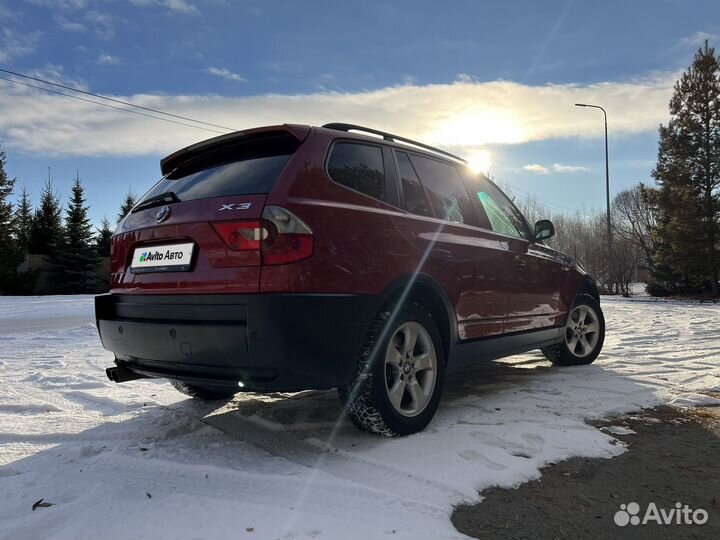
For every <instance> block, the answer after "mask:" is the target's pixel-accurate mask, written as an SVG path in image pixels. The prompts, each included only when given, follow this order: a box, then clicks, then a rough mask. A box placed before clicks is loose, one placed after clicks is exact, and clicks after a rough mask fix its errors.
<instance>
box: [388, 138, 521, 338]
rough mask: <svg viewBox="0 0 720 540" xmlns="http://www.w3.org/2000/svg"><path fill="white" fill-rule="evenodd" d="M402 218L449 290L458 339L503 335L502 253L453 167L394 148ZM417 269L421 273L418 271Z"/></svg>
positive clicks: (427, 264)
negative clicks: (483, 224) (403, 215)
mask: <svg viewBox="0 0 720 540" xmlns="http://www.w3.org/2000/svg"><path fill="white" fill-rule="evenodd" d="M395 156H396V162H397V166H398V177H399V180H400V181H399V187H400V191H401V194H402V201H403V202H402V204H403V205H404V208H405V209H406V210H407V211H408V212H409V213H410V215H409V216H407V217H406V218H404V221H405V223H406V224H407V227H409V228H410V229H411V230H412V233H413V237H414V243H415V244H417V248H418V250H420V251H421V252H422V253H423V254H424V256H423V257H424V258H423V264H422V266H423V267H424V268H425V269H427V270H428V272H427V273H429V274H430V275H432V276H433V277H434V278H436V279H437V280H438V281H440V283H441V284H442V286H443V287H444V288H445V290H446V291H448V294H449V296H450V298H451V300H452V302H453V305H454V308H455V313H456V316H457V321H456V323H457V329H458V336H459V338H460V339H461V340H468V339H476V338H481V337H486V336H491V335H495V334H500V333H501V332H502V323H503V319H504V318H505V315H506V309H507V290H506V281H505V276H504V266H505V265H504V259H505V256H506V250H505V248H504V247H503V245H502V244H501V242H500V241H499V240H498V238H497V235H495V234H493V233H492V232H490V231H488V230H486V229H483V228H482V227H481V226H482V223H481V221H480V219H479V214H478V213H477V211H476V208H475V206H474V204H473V203H472V200H471V198H470V195H469V193H468V192H467V189H466V188H465V186H464V184H463V182H462V178H461V176H460V174H459V172H458V170H457V168H456V167H455V166H454V165H452V164H450V163H448V162H446V161H442V160H436V159H433V158H431V157H428V156H425V155H419V154H415V153H413V152H405V151H400V150H395ZM421 271H422V269H421Z"/></svg>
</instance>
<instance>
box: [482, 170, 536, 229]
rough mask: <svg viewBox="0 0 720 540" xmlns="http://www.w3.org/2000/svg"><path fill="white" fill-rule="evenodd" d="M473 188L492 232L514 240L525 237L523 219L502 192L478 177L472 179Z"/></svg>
mask: <svg viewBox="0 0 720 540" xmlns="http://www.w3.org/2000/svg"><path fill="white" fill-rule="evenodd" d="M473 188H474V189H475V193H476V195H477V198H478V200H479V201H480V204H481V205H482V208H483V210H484V211H485V213H486V214H487V217H488V220H489V221H490V226H491V227H492V230H493V231H495V232H496V233H499V234H504V235H506V236H514V237H516V238H525V237H526V236H527V227H526V225H525V218H523V217H522V214H521V213H520V211H519V210H518V209H517V208H515V205H514V204H513V203H512V202H511V201H510V199H508V198H507V196H506V195H505V194H504V193H503V192H502V191H500V190H499V189H498V188H497V187H496V186H495V185H494V184H492V183H490V182H488V181H487V180H486V179H484V178H482V177H480V176H478V177H477V178H475V179H473Z"/></svg>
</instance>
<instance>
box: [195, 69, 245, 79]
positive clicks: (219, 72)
mask: <svg viewBox="0 0 720 540" xmlns="http://www.w3.org/2000/svg"><path fill="white" fill-rule="evenodd" d="M205 71H207V72H208V73H209V74H210V75H215V76H216V77H222V78H223V79H227V80H228V81H238V82H245V81H247V79H246V78H245V77H243V76H242V75H240V74H238V73H233V72H232V71H230V70H229V69H225V68H216V67H209V68H207V69H206V70H205Z"/></svg>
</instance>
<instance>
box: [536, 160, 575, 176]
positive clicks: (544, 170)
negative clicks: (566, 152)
mask: <svg viewBox="0 0 720 540" xmlns="http://www.w3.org/2000/svg"><path fill="white" fill-rule="evenodd" d="M523 169H524V170H526V171H529V172H533V173H535V174H540V175H543V176H545V175H547V174H550V173H551V172H553V173H558V174H569V173H579V172H587V171H588V169H587V167H581V166H579V165H562V164H560V163H553V164H552V165H550V167H546V166H544V165H540V164H539V163H531V164H530V165H525V166H524V167H523Z"/></svg>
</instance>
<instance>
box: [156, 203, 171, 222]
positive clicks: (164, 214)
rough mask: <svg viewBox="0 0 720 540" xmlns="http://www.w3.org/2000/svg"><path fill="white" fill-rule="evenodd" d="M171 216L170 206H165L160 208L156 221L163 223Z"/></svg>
mask: <svg viewBox="0 0 720 540" xmlns="http://www.w3.org/2000/svg"><path fill="white" fill-rule="evenodd" d="M169 217H170V207H169V206H163V207H162V208H161V209H160V210H158V213H157V214H155V223H162V222H163V221H165V220H166V219H167V218H169Z"/></svg>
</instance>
